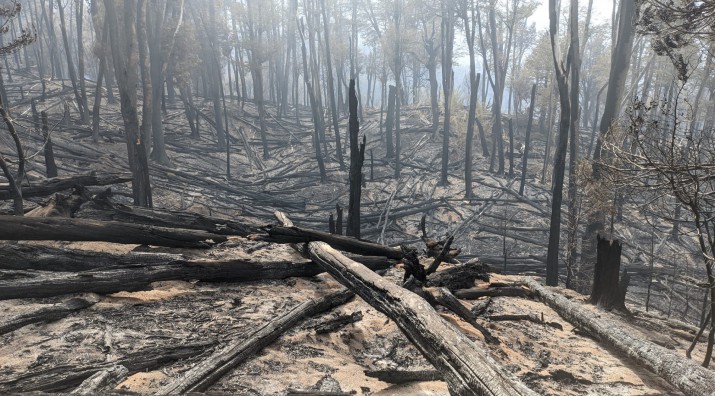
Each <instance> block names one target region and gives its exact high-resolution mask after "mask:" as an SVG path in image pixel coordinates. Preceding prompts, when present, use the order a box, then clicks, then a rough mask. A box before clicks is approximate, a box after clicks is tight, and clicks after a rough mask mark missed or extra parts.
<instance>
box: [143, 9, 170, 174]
mask: <svg viewBox="0 0 715 396" xmlns="http://www.w3.org/2000/svg"><path fill="white" fill-rule="evenodd" d="M165 10H166V4H165V2H164V1H161V0H159V1H157V0H152V1H151V2H148V3H147V10H146V22H147V23H146V28H147V43H148V47H149V74H150V75H151V78H150V81H151V86H150V87H149V88H150V91H149V92H147V93H146V95H145V97H146V96H148V95H151V113H150V114H151V118H150V120H151V136H152V150H151V159H153V160H154V161H156V162H158V163H160V164H168V163H169V157H168V156H167V155H166V147H165V144H164V126H163V122H162V114H161V101H162V98H163V96H164V62H165V59H166V56H165V54H164V48H163V46H164V43H163V40H162V39H163V37H162V36H163V34H162V32H163V30H164V17H165V12H166V11H165ZM145 144H148V140H145Z"/></svg>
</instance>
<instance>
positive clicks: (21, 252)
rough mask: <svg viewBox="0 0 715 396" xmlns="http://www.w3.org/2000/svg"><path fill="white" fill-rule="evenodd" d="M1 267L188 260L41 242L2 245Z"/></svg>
mask: <svg viewBox="0 0 715 396" xmlns="http://www.w3.org/2000/svg"><path fill="white" fill-rule="evenodd" d="M0 257H2V260H0V270H2V269H6V270H7V269H10V270H39V271H67V272H81V271H91V270H101V269H112V268H122V267H135V266H137V265H142V266H154V265H167V264H171V263H176V262H179V261H181V260H184V257H183V256H182V255H180V254H169V253H143V252H131V253H124V254H114V253H108V252H97V251H90V250H79V249H67V248H57V247H53V246H45V245H40V244H19V243H16V244H0Z"/></svg>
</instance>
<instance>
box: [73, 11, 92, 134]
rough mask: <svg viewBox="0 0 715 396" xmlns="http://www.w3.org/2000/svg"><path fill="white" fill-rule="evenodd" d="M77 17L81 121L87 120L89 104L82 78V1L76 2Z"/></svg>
mask: <svg viewBox="0 0 715 396" xmlns="http://www.w3.org/2000/svg"><path fill="white" fill-rule="evenodd" d="M76 5H77V7H76V14H75V17H76V19H77V72H78V73H79V76H78V77H79V92H80V95H81V97H82V107H83V110H84V118H83V121H82V122H87V121H89V104H88V101H87V86H86V84H85V80H84V39H83V38H82V36H83V35H82V26H83V25H84V23H83V22H84V1H78V2H76Z"/></svg>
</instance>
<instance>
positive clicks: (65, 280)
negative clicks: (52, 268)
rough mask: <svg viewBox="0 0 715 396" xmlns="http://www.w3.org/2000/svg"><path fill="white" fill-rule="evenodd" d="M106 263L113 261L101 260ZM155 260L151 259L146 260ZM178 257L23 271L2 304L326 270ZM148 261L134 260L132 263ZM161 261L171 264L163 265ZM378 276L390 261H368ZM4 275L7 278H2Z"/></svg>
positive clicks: (6, 285) (9, 282)
mask: <svg viewBox="0 0 715 396" xmlns="http://www.w3.org/2000/svg"><path fill="white" fill-rule="evenodd" d="M98 256H99V257H103V258H104V259H107V258H108V257H112V255H109V254H105V255H101V254H98ZM147 256H151V255H147ZM176 256H177V255H161V258H159V257H154V258H153V260H155V261H154V262H153V263H152V264H150V265H146V264H145V263H144V262H142V261H137V262H134V263H133V264H129V263H127V262H126V261H127V259H126V258H125V259H120V258H118V257H112V258H111V259H110V260H114V261H120V262H122V263H124V264H125V265H124V266H122V267H114V268H109V269H97V270H91V271H84V272H78V273H74V272H39V271H18V272H15V273H14V274H13V276H12V277H11V278H10V279H2V276H0V300H7V299H13V298H34V297H50V296H57V295H62V294H70V293H85V292H93V293H103V294H104V293H116V292H120V291H138V290H147V289H149V288H150V287H151V283H152V282H158V281H164V280H200V281H213V282H217V281H232V282H249V281H256V280H263V279H286V278H290V277H311V276H315V275H318V274H320V273H321V272H323V271H324V270H323V269H322V268H321V267H320V266H318V265H316V264H315V263H312V262H309V261H304V262H294V261H289V260H282V261H281V260H278V261H257V260H251V259H238V260H236V259H193V260H186V259H183V258H181V259H177V258H176ZM139 257H144V255H130V256H129V259H131V258H139ZM160 260H166V261H165V263H161V261H160ZM366 262H367V264H368V265H370V266H371V268H373V269H375V270H379V269H386V268H389V267H390V266H391V265H392V263H391V262H390V261H388V260H367V261H366ZM0 275H2V273H1V272H0Z"/></svg>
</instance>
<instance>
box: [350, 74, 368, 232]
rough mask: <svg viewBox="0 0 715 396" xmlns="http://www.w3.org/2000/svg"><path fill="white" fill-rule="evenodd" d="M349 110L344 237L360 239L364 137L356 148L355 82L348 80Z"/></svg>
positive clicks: (358, 123) (356, 107)
mask: <svg viewBox="0 0 715 396" xmlns="http://www.w3.org/2000/svg"><path fill="white" fill-rule="evenodd" d="M348 107H349V109H350V121H349V127H350V201H349V202H348V224H347V229H346V230H345V231H346V235H348V236H354V237H355V238H360V196H361V195H362V179H363V176H362V164H363V162H364V160H365V136H364V135H363V139H362V144H360V145H359V146H358V140H359V139H358V138H359V136H358V135H359V134H360V122H359V121H358V99H357V94H356V93H355V80H354V79H350V88H349V91H348Z"/></svg>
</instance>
